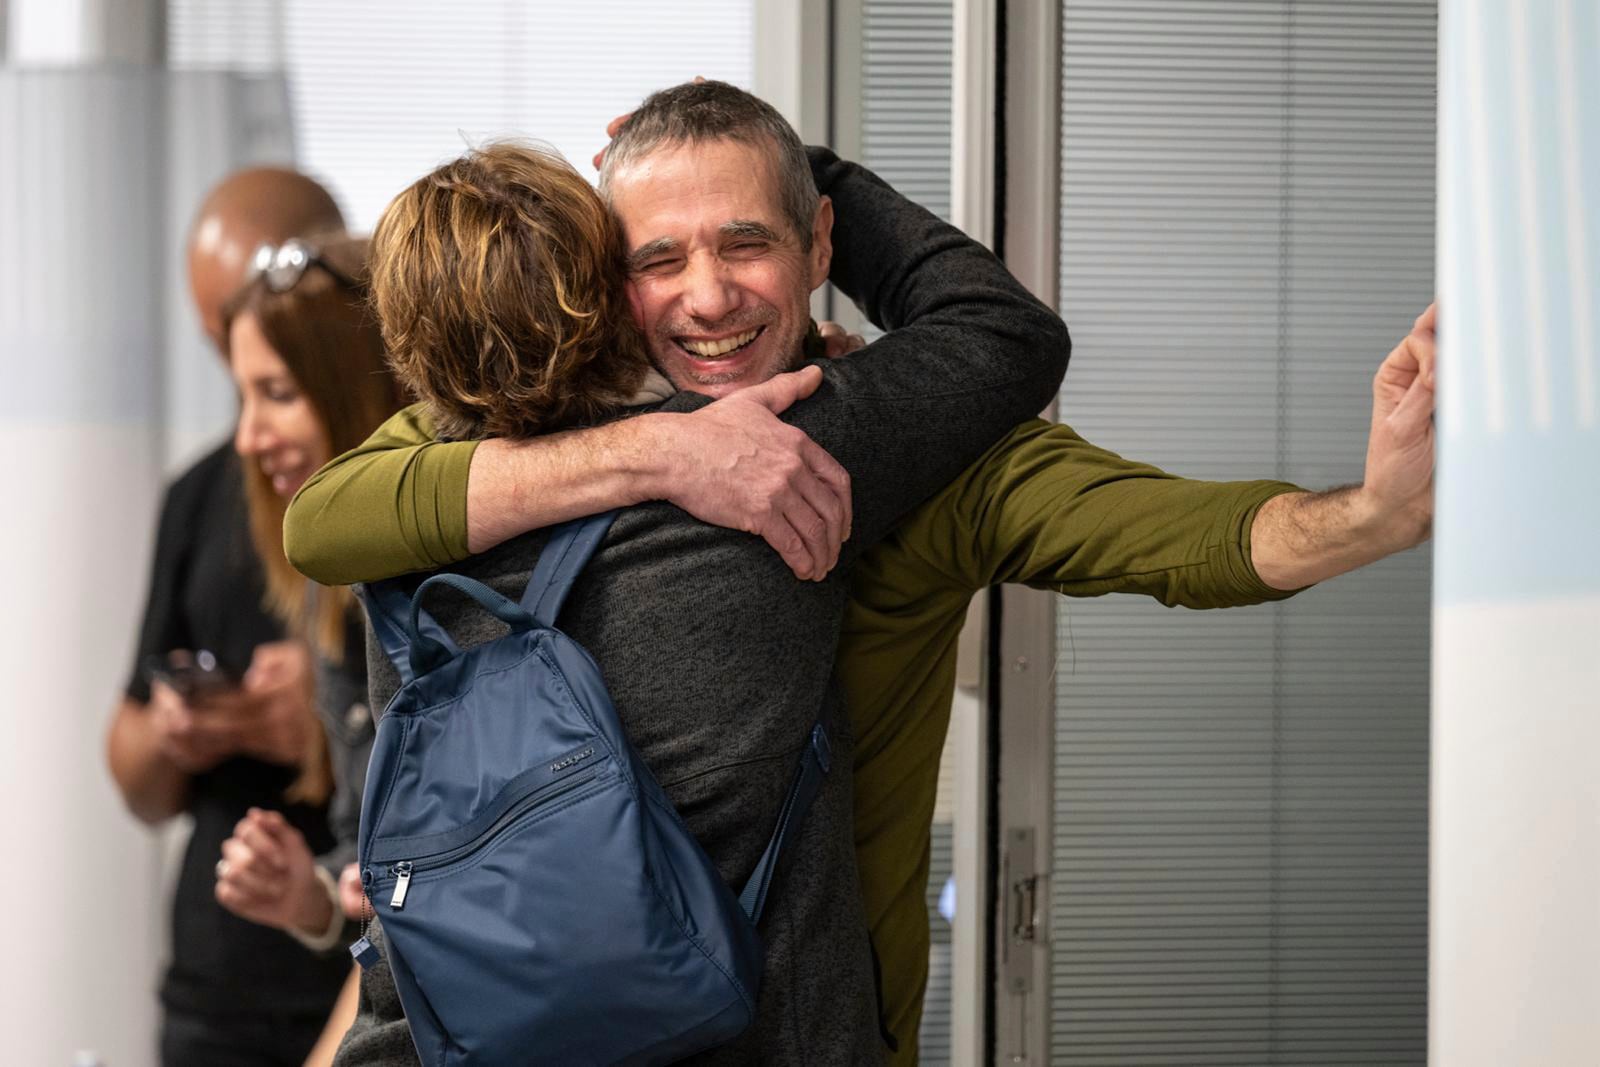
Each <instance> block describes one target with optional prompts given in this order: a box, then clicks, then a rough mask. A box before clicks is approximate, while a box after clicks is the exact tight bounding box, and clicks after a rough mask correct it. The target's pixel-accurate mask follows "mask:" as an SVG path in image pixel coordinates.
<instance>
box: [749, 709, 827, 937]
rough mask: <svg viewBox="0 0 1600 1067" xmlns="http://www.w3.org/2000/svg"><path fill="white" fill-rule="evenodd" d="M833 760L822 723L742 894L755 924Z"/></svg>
mask: <svg viewBox="0 0 1600 1067" xmlns="http://www.w3.org/2000/svg"><path fill="white" fill-rule="evenodd" d="M832 759H833V751H832V749H831V748H830V746H829V745H828V731H827V729H826V728H824V727H823V725H822V723H820V722H819V723H817V724H816V725H815V726H813V727H812V728H811V738H810V741H809V743H808V744H807V745H806V749H805V752H804V753H803V754H802V755H801V756H800V770H799V771H798V772H797V773H796V774H795V779H794V784H793V785H792V786H790V787H789V795H788V797H787V798H785V800H784V802H783V807H782V808H781V809H780V810H779V812H778V826H777V829H775V830H773V831H772V840H771V841H768V842H767V849H766V851H765V852H763V853H761V858H760V859H759V860H757V861H756V869H755V871H754V872H753V873H752V874H751V875H750V880H749V881H748V882H746V883H745V886H744V892H742V893H740V894H739V906H740V907H742V908H744V913H745V914H746V915H748V916H749V917H750V921H751V922H753V923H755V922H760V921H761V911H762V909H763V908H765V907H766V904H767V890H769V889H770V888H772V876H773V874H774V873H775V872H776V871H777V869H778V860H779V858H780V857H781V856H782V855H783V850H784V849H785V848H787V847H788V845H789V842H790V841H792V840H794V838H795V835H796V834H798V833H799V831H800V824H801V823H802V822H804V821H805V817H806V811H807V809H809V808H810V807H811V802H812V801H813V800H815V799H816V796H817V790H818V788H820V787H821V785H822V778H823V776H824V775H826V774H827V773H828V767H829V765H830V763H831V762H832Z"/></svg>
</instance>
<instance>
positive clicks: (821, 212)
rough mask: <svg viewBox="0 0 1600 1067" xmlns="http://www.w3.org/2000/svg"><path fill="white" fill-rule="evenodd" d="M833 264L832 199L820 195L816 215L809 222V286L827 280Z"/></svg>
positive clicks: (814, 286) (817, 284)
mask: <svg viewBox="0 0 1600 1067" xmlns="http://www.w3.org/2000/svg"><path fill="white" fill-rule="evenodd" d="M832 265H833V201H832V200H831V199H829V198H828V197H826V196H825V197H822V198H821V200H819V201H818V202H817V217H816V220H815V221H813V222H812V224H811V288H812V289H816V288H818V287H819V286H821V285H822V283H823V282H825V281H827V280H828V268H829V267H831V266H832Z"/></svg>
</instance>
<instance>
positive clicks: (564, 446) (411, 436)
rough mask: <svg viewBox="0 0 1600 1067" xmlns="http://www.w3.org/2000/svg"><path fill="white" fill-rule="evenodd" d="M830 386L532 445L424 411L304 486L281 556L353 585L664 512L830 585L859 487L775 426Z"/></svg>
mask: <svg viewBox="0 0 1600 1067" xmlns="http://www.w3.org/2000/svg"><path fill="white" fill-rule="evenodd" d="M820 381H821V372H820V371H819V370H817V369H816V368H814V367H812V368H807V369H804V370H802V371H798V372H795V373H793V374H786V375H781V376H779V377H778V378H774V379H773V380H772V381H770V382H767V383H766V384H764V385H762V386H760V387H758V388H756V389H750V390H746V391H744V392H743V393H740V394H738V395H737V396H734V397H729V398H727V399H726V400H723V401H719V402H717V403H715V404H711V405H708V406H707V407H705V408H702V409H700V410H698V411H695V412H692V413H689V414H676V413H665V412H663V413H658V414H652V415H643V416H640V417H638V418H634V419H625V420H621V421H619V422H615V423H611V424H609V425H606V426H599V427H594V428H590V429H585V430H573V431H568V432H564V433H557V434H549V435H546V436H543V437H537V438H530V439H527V440H522V441H509V440H501V439H493V440H488V441H481V442H479V441H448V442H447V441H437V440H435V439H434V435H433V427H432V424H431V422H430V421H429V419H428V418H427V415H426V414H425V411H424V409H423V407H422V405H413V406H412V407H409V408H406V409H405V410H403V411H401V412H399V413H398V414H396V415H394V416H393V417H392V418H390V419H389V421H388V422H386V423H384V424H383V425H382V426H380V427H379V428H378V429H377V430H376V431H375V432H374V433H373V435H372V436H371V437H370V438H368V439H367V440H366V441H365V442H363V443H362V444H361V446H360V447H358V448H356V449H353V450H352V451H350V452H347V453H345V454H344V455H342V456H339V457H338V458H337V459H335V460H334V461H333V462H331V463H329V464H328V465H327V466H326V467H324V468H322V470H320V471H318V472H317V473H316V474H315V475H313V476H312V477H311V479H310V480H309V481H308V482H306V484H305V486H304V487H302V488H301V490H300V492H299V493H298V494H296V496H295V499H294V501H293V502H292V503H291V504H290V506H289V511H288V514H287V515H286V516H285V519H284V551H285V553H286V554H287V555H288V558H289V561H290V562H291V563H292V564H294V566H295V568H296V569H298V570H299V571H300V572H301V573H303V574H305V575H306V576H307V577H309V578H312V579H314V580H316V581H319V582H322V583H324V584H327V585H347V584H349V583H351V582H362V581H372V580H375V579H379V578H388V577H393V576H395V575H397V574H404V573H406V572H409V571H416V570H427V569H431V568H434V567H439V566H443V565H445V564H448V563H453V562H455V561H457V560H460V559H464V558H466V557H467V556H468V555H471V554H473V553H475V552H482V551H484V550H485V549H488V548H490V547H492V546H494V545H496V544H498V543H500V542H501V541H504V540H506V539H507V538H510V537H515V536H516V535H518V534H521V533H524V532H526V531H528V530H532V529H537V528H539V527H542V526H549V525H551V524H553V523H558V522H564V521H566V520H568V519H573V518H578V517H580V516H583V515H591V514H594V513H595V512H598V511H605V510H606V509H608V508H614V507H626V506H628V505H630V504H637V503H640V502H642V501H646V500H667V501H670V502H671V503H674V504H676V505H678V506H679V507H681V508H683V509H684V510H685V511H687V512H689V513H690V514H691V515H694V516H695V517H696V518H698V519H700V520H702V521H704V522H709V523H713V524H715V525H719V526H726V527H730V528H732V529H739V530H744V531H746V532H749V533H754V534H757V535H759V536H761V537H762V538H764V539H765V540H766V541H767V542H768V543H769V544H771V545H772V547H773V548H774V549H776V550H777V551H778V552H779V554H780V555H781V556H782V557H783V559H784V562H785V563H787V564H788V565H789V566H790V567H791V568H792V569H793V570H794V572H795V573H796V574H797V575H799V576H800V577H802V578H821V577H823V576H824V575H825V574H826V573H827V572H828V571H829V570H830V569H831V568H832V567H833V565H834V563H835V562H837V560H838V556H839V546H840V543H841V542H842V541H843V539H844V538H846V537H848V536H849V532H850V518H851V513H850V479H849V475H847V474H846V473H845V472H844V470H843V468H841V467H840V466H839V465H838V464H837V463H835V462H834V461H833V459H832V457H830V456H829V455H828V454H827V453H826V452H824V451H823V450H822V449H821V448H819V447H817V446H816V445H815V444H813V443H812V442H811V440H810V439H809V438H807V437H806V436H805V435H804V434H803V433H801V432H800V431H799V430H796V429H794V428H793V427H791V426H787V425H785V424H784V423H782V422H780V421H779V420H778V418H777V417H776V413H777V412H780V411H782V410H784V409H785V408H786V407H788V405H789V404H791V403H793V402H794V400H795V399H797V398H799V397H802V396H807V395H809V394H810V393H811V392H812V390H814V389H815V388H816V387H817V384H818V382H820Z"/></svg>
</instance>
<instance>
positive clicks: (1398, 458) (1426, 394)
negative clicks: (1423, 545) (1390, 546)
mask: <svg viewBox="0 0 1600 1067" xmlns="http://www.w3.org/2000/svg"><path fill="white" fill-rule="evenodd" d="M1437 317H1438V305H1437V304H1430V305H1429V306H1428V310H1426V311H1424V312H1423V313H1422V314H1421V315H1420V316H1418V318H1417V321H1416V323H1415V324H1414V325H1413V326H1412V327H1411V332H1410V333H1409V334H1407V335H1406V337H1405V338H1404V339H1403V340H1402V341H1401V342H1400V343H1399V344H1398V345H1396V346H1395V348H1394V351H1392V352H1390V353H1389V357H1388V358H1387V359H1385V360H1384V361H1383V365H1382V366H1380V367H1379V368H1378V373H1377V375H1376V376H1375V377H1374V378H1373V380H1372V432H1371V436H1370V437H1368V439H1367V468H1366V476H1365V479H1364V480H1363V482H1362V485H1361V492H1362V494H1363V496H1364V497H1365V498H1366V507H1367V508H1368V509H1370V511H1371V512H1372V514H1373V516H1374V521H1375V522H1378V523H1381V524H1383V525H1384V527H1385V528H1386V530H1388V531H1389V533H1390V535H1391V536H1393V537H1394V538H1395V539H1396V542H1397V547H1410V546H1411V545H1414V544H1417V543H1418V542H1420V541H1422V540H1424V539H1425V538H1426V537H1427V536H1428V532H1429V530H1430V529H1431V528H1432V524H1433V463H1434V426H1433V412H1434V406H1435V389H1434V363H1435V349H1436V346H1437V342H1436V337H1437Z"/></svg>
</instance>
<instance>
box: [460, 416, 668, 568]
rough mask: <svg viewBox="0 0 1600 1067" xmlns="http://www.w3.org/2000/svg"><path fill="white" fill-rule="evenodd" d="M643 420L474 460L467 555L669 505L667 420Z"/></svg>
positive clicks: (513, 444) (493, 445) (505, 444)
mask: <svg viewBox="0 0 1600 1067" xmlns="http://www.w3.org/2000/svg"><path fill="white" fill-rule="evenodd" d="M681 417H682V416H676V415H641V416H639V417H638V418H633V419H623V420H621V421H619V422H614V423H611V424H609V425H606V426H601V427H596V428H593V429H587V430H573V431H569V432H566V433H557V434H549V435H546V436H543V437H534V438H528V439H525V440H520V441H508V440H504V439H499V438H494V439H490V440H487V441H484V442H482V443H481V444H479V445H478V448H477V451H475V452H474V453H473V454H472V469H471V476H470V478H469V479H468V482H467V547H468V549H469V550H470V551H472V552H474V553H477V552H483V551H485V550H487V549H489V548H492V547H494V546H495V545H497V544H499V543H500V542H502V541H505V540H507V539H508V538H512V537H516V536H517V535H518V534H523V533H526V532H528V531H529V530H536V529H539V528H540V527H543V526H551V525H554V524H556V523H559V522H566V521H567V520H569V519H577V518H582V517H583V516H585V515H593V514H596V513H597V512H601V511H607V510H610V509H611V508H620V507H628V506H629V505H632V504H638V503H642V502H644V501H646V500H657V499H661V498H663V497H665V496H666V495H667V493H666V492H665V489H664V487H665V484H666V482H667V480H668V478H669V470H668V468H669V464H668V463H667V461H666V460H665V458H664V452H663V450H662V449H661V448H660V447H659V444H660V441H659V435H658V431H659V430H660V429H661V425H660V420H662V419H672V418H681Z"/></svg>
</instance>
